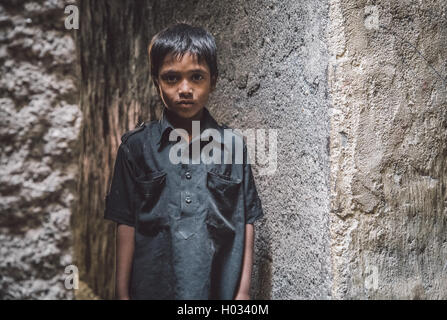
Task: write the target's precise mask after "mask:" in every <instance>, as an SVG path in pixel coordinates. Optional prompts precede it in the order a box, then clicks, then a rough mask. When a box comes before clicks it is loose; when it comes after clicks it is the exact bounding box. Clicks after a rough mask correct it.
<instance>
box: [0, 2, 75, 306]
mask: <svg viewBox="0 0 447 320" xmlns="http://www.w3.org/2000/svg"><path fill="white" fill-rule="evenodd" d="M66 3H68V2H67V1H39V2H34V1H9V0H5V1H2V2H1V4H0V70H1V71H0V140H1V147H0V159H1V162H0V299H71V298H72V297H73V292H72V291H67V290H66V289H65V287H64V282H63V281H64V269H65V266H66V265H69V264H70V263H71V262H72V252H71V249H72V247H73V243H72V238H71V228H70V216H71V212H72V206H73V204H74V201H75V199H76V192H75V183H76V175H77V163H76V148H77V142H78V133H79V128H80V125H81V119H82V117H81V113H80V110H79V108H78V106H77V103H78V101H77V84H76V78H75V76H74V74H75V69H74V62H75V45H74V41H73V38H72V37H71V35H70V34H69V33H68V32H67V31H66V30H65V28H64V23H63V19H64V11H63V9H64V6H65V4H66Z"/></svg>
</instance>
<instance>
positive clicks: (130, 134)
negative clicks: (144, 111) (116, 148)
mask: <svg viewBox="0 0 447 320" xmlns="http://www.w3.org/2000/svg"><path fill="white" fill-rule="evenodd" d="M156 123H157V120H152V121H143V122H141V123H140V124H139V125H138V126H137V127H136V128H135V129H132V130H129V131H127V132H125V133H124V134H123V135H122V136H121V142H122V143H123V144H127V143H130V142H131V141H135V140H138V139H139V138H141V137H143V134H144V132H145V131H147V130H150V129H151V128H152V127H153V126H154V125H155V124H156Z"/></svg>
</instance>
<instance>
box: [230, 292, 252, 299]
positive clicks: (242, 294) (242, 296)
mask: <svg viewBox="0 0 447 320" xmlns="http://www.w3.org/2000/svg"><path fill="white" fill-rule="evenodd" d="M234 300H250V295H249V294H248V293H245V292H238V294H237V295H236V297H235V298H234Z"/></svg>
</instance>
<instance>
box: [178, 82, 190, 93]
mask: <svg viewBox="0 0 447 320" xmlns="http://www.w3.org/2000/svg"><path fill="white" fill-rule="evenodd" d="M178 90H179V94H180V95H190V94H192V87H191V85H190V83H189V81H188V80H187V79H184V80H183V81H182V82H180V85H179V88H178Z"/></svg>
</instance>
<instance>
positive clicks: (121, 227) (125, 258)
mask: <svg viewBox="0 0 447 320" xmlns="http://www.w3.org/2000/svg"><path fill="white" fill-rule="evenodd" d="M117 229H118V230H117V236H116V280H115V295H116V298H117V299H119V300H129V299H130V297H129V282H130V273H131V271H132V259H133V253H134V248H135V243H134V233H135V228H133V227H131V226H128V225H125V224H118V227H117Z"/></svg>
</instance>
